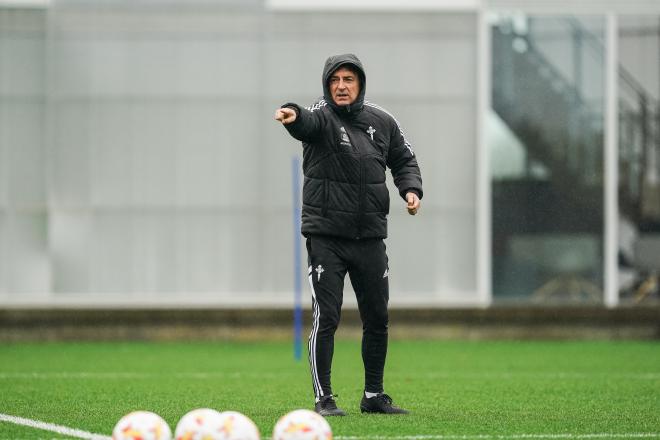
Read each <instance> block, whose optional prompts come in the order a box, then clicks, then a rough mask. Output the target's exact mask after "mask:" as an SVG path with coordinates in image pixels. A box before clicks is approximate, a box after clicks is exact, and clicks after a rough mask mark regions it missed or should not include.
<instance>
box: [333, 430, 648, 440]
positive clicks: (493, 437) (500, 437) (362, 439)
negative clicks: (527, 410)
mask: <svg viewBox="0 0 660 440" xmlns="http://www.w3.org/2000/svg"><path fill="white" fill-rule="evenodd" d="M602 438H624V439H628V438H630V439H635V438H660V432H628V433H626V432H623V433H606V432H602V433H595V434H570V433H562V434H474V435H472V434H463V435H451V434H447V435H443V434H438V435H396V436H385V435H365V436H342V435H339V436H335V437H334V440H506V439H514V440H525V439H532V440H535V439H539V440H543V439H550V440H553V439H558V440H563V439H569V440H588V439H602Z"/></svg>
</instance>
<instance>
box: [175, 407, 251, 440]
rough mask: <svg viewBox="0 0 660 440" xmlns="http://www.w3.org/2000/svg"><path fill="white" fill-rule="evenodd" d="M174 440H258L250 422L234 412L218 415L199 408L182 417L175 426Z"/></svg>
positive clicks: (213, 411)
mask: <svg viewBox="0 0 660 440" xmlns="http://www.w3.org/2000/svg"><path fill="white" fill-rule="evenodd" d="M174 437H175V439H176V440H259V430H258V429H257V426H256V425H255V424H254V422H253V421H252V420H250V419H249V418H248V417H246V416H244V415H243V414H241V413H239V412H235V411H225V412H223V413H219V412H218V411H216V410H213V409H208V408H201V409H195V410H192V411H190V412H189V413H187V414H186V415H184V416H183V417H182V418H181V420H180V421H179V423H178V424H177V426H176V430H175V433H174Z"/></svg>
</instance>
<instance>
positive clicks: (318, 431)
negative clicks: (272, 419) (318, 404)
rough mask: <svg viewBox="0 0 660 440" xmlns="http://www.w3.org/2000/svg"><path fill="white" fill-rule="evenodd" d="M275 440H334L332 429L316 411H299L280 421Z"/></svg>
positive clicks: (292, 412) (274, 433) (276, 426)
mask: <svg viewBox="0 0 660 440" xmlns="http://www.w3.org/2000/svg"><path fill="white" fill-rule="evenodd" d="M273 440H332V429H330V425H328V422H326V421H325V419H324V418H323V417H322V416H320V415H318V414H317V413H315V412H314V411H310V410H307V409H297V410H295V411H291V412H290V413H288V414H287V415H285V416H284V417H282V418H281V419H280V420H278V422H277V424H275V429H273Z"/></svg>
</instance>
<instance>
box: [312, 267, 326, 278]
mask: <svg viewBox="0 0 660 440" xmlns="http://www.w3.org/2000/svg"><path fill="white" fill-rule="evenodd" d="M314 270H315V271H316V273H317V274H318V277H317V279H316V281H321V274H322V273H323V272H325V269H323V266H321V265H320V264H319V265H318V266H316V269H314Z"/></svg>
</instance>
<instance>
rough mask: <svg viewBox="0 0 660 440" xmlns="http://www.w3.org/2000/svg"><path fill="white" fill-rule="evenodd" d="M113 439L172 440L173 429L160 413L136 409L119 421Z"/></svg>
mask: <svg viewBox="0 0 660 440" xmlns="http://www.w3.org/2000/svg"><path fill="white" fill-rule="evenodd" d="M112 440H172V431H171V430H170V427H169V426H168V425H167V423H166V422H165V420H163V419H162V418H161V417H160V416H159V415H158V414H154V413H152V412H149V411H134V412H132V413H129V414H126V415H125V416H124V417H122V418H121V419H120V420H119V421H118V422H117V424H116V425H115V429H113V430H112Z"/></svg>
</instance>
